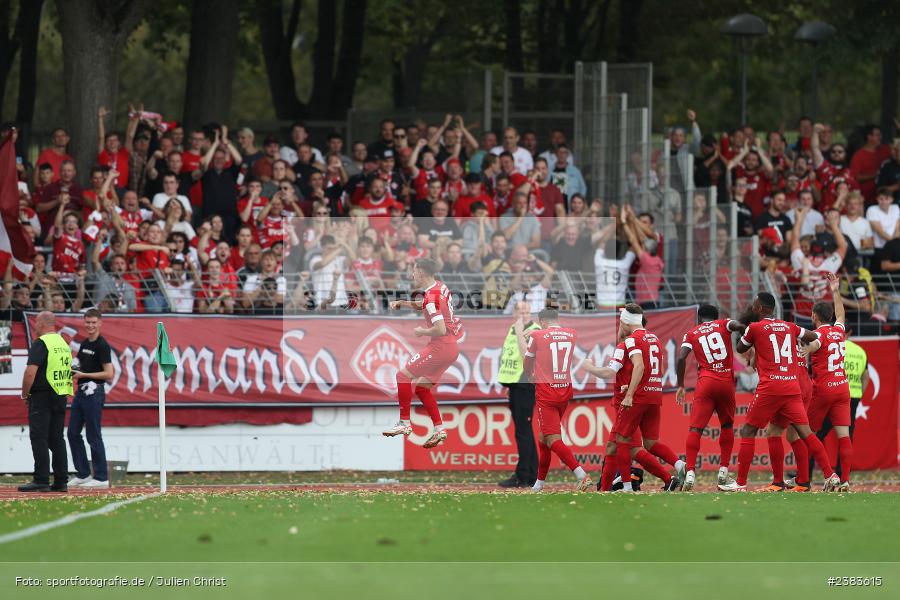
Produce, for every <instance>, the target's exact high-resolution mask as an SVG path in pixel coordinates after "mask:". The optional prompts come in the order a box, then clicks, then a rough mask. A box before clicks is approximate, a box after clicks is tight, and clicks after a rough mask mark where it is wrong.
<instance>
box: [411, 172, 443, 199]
mask: <svg viewBox="0 0 900 600" xmlns="http://www.w3.org/2000/svg"><path fill="white" fill-rule="evenodd" d="M432 179H437V180H438V181H440V182H441V184H443V183H444V182H445V181H446V180H447V174H446V173H445V172H444V168H443V167H442V166H440V165H438V166H436V167H435V168H434V170H433V171H426V170H425V169H419V174H418V175H416V178H415V179H413V189H414V190H415V191H416V198H417V199H419V200H425V199H426V198H427V197H428V182H429V181H431V180H432Z"/></svg>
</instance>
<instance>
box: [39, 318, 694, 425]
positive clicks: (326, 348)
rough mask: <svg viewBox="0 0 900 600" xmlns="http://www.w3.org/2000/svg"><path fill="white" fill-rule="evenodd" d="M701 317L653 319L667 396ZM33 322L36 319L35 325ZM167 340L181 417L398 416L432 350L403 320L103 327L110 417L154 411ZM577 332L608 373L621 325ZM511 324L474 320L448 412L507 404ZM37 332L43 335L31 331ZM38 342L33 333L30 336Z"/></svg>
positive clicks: (74, 334)
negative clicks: (408, 381) (328, 407)
mask: <svg viewBox="0 0 900 600" xmlns="http://www.w3.org/2000/svg"><path fill="white" fill-rule="evenodd" d="M695 314H696V311H695V309H694V308H693V307H690V308H682V309H674V310H662V311H655V312H652V313H648V320H649V326H650V328H651V329H652V330H653V332H654V333H656V334H657V335H658V336H659V338H660V339H661V340H662V342H663V347H664V348H665V351H666V352H665V354H666V356H665V357H664V360H665V365H666V366H665V371H664V373H665V375H664V380H663V385H664V386H665V387H670V388H671V387H674V386H675V383H676V379H675V352H676V350H677V347H678V342H680V340H681V336H682V334H683V333H684V331H685V330H686V329H687V328H688V327H690V326H691V325H692V324H693V323H694V320H695ZM33 319H34V315H29V323H31V322H33ZM158 319H159V320H162V321H163V323H164V324H165V326H166V330H167V331H168V334H169V340H170V342H171V344H172V352H173V354H174V355H175V359H176V361H177V363H178V369H177V371H176V372H175V374H174V375H173V376H172V378H171V380H170V382H169V384H168V387H167V391H166V401H167V402H169V403H172V404H173V405H178V404H190V405H192V406H195V407H197V406H204V405H206V406H210V405H211V406H216V405H220V406H235V405H242V406H245V407H246V406H253V405H268V406H272V405H275V406H278V405H285V406H289V405H317V404H377V403H385V404H393V403H394V402H396V382H395V376H396V373H397V370H398V369H399V368H400V367H402V366H403V365H404V364H405V363H406V361H407V360H408V359H409V358H410V357H411V356H413V355H414V354H415V353H416V352H418V351H420V349H421V348H423V347H424V346H425V342H424V341H423V339H424V338H417V337H415V335H414V333H413V330H414V329H415V328H416V327H417V326H420V325H421V324H422V320H421V319H420V318H419V319H413V318H402V317H357V316H351V315H342V316H337V317H326V316H315V317H285V318H283V319H282V318H259V317H254V318H241V317H215V316H210V317H205V316H174V315H166V316H162V317H155V316H120V315H109V316H104V317H103V329H102V334H103V337H104V338H106V340H107V341H108V342H109V344H110V346H111V347H112V349H113V369H114V377H113V379H112V381H111V382H110V384H109V385H108V386H107V398H108V400H107V402H108V404H109V405H113V406H114V405H126V404H131V405H142V404H143V405H147V404H153V405H155V404H156V401H157V399H156V390H157V383H156V377H157V376H156V364H155V363H154V357H155V346H156V338H155V336H156V321H157V320H158ZM562 323H563V324H564V325H566V326H570V327H574V328H575V329H576V330H577V332H578V345H577V347H576V348H575V350H574V351H573V357H572V364H573V365H577V364H578V363H579V362H580V361H581V360H582V359H584V358H587V359H588V360H594V361H595V362H596V363H597V364H605V363H606V362H607V361H608V359H609V357H610V355H611V354H612V352H613V350H614V347H615V346H614V341H615V330H616V317H615V316H614V315H613V314H605V315H591V316H567V315H563V316H562ZM57 325H58V327H59V328H60V333H61V334H62V335H63V336H64V337H65V338H66V339H68V340H71V345H72V346H73V349H77V347H78V343H79V341H80V340H81V339H83V338H84V332H83V326H82V317H81V315H57ZM510 325H512V317H502V316H501V317H475V316H464V317H463V326H464V327H465V336H464V338H463V339H462V340H461V342H460V344H459V346H460V354H459V358H458V359H457V361H456V363H455V364H453V365H452V366H451V367H450V368H449V369H448V370H447V372H446V373H445V374H444V377H443V378H442V379H441V381H440V383H439V385H438V386H437V390H436V391H437V394H436V395H437V397H438V398H439V400H440V401H441V402H454V401H456V402H460V401H463V402H464V401H471V400H479V401H483V400H497V399H500V398H502V397H504V395H505V389H504V388H503V386H501V385H500V384H499V383H497V381H496V377H497V372H498V370H499V364H500V354H501V348H502V345H503V341H504V338H505V336H506V333H507V331H508V329H509V327H510ZM28 330H29V332H32V331H33V328H31V327H29V328H28ZM29 335H30V333H29ZM574 385H575V388H576V395H578V396H581V397H586V396H598V395H603V394H605V393H608V386H607V384H606V383H605V382H604V381H602V380H598V379H596V378H594V377H591V376H589V375H587V373H585V372H584V371H583V370H581V371H580V372H578V373H576V375H575V383H574Z"/></svg>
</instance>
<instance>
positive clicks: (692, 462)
mask: <svg viewBox="0 0 900 600" xmlns="http://www.w3.org/2000/svg"><path fill="white" fill-rule="evenodd" d="M684 449H685V453H686V454H687V470H688V471H693V470H695V469H696V468H697V453H698V452H700V432H699V431H694V430H693V429H691V430H690V431H688V434H687V440H686V441H685V442H684Z"/></svg>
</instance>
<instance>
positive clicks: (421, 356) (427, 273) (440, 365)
mask: <svg viewBox="0 0 900 600" xmlns="http://www.w3.org/2000/svg"><path fill="white" fill-rule="evenodd" d="M436 272H437V263H435V261H434V260H432V259H430V258H420V259H419V260H417V261H416V263H415V266H414V267H413V271H412V278H413V285H414V286H415V288H416V289H420V290H423V291H424V292H425V296H424V297H423V298H422V300H396V301H394V302H391V309H392V310H398V309H401V308H412V309H415V310H421V311H422V312H423V316H424V317H425V325H426V326H425V327H416V328H415V330H414V333H415V334H416V337H428V338H431V340H430V341H429V342H428V345H427V346H425V348H424V349H423V350H422V351H421V352H420V353H418V354H416V355H415V356H413V357H412V358H410V359H409V362H408V363H406V366H405V367H403V368H402V369H400V370H399V371H398V372H397V398H398V400H399V402H400V420H399V421H398V422H397V424H396V425H394V426H393V427H391V428H390V429H387V430H385V431H384V432H383V433H384V435H385V436H387V437H393V436H395V435H409V434H411V433H412V426H411V425H410V424H409V416H410V406H411V405H412V396H413V388H415V393H416V396H418V397H419V400H421V401H422V405H423V406H424V407H425V410H427V411H428V415H429V416H430V417H431V422H432V423H434V432H433V433H432V434H431V437H429V438H428V440H426V441H425V443H424V444H423V446H424V447H425V448H434V447H435V446H437V445H438V444H440V443H441V442H443V441H444V440H446V439H447V431H446V430H445V429H444V423H443V421H442V420H441V411H440V409H439V408H438V405H437V400H435V398H434V394H433V393H432V391H431V388H433V387H434V385H435V384H436V383H437V382H438V381H439V380H440V378H441V375H443V374H444V371H446V370H447V368H448V367H450V365H452V364H453V363H454V362H456V359H457V357H458V356H459V346H457V344H458V342H459V340H460V338H461V337H462V333H463V327H462V323H461V322H460V320H459V317H457V316H456V315H454V314H453V304H452V302H451V297H450V290H449V289H447V286H445V285H444V284H443V283H441V282H440V281H437V280H435V278H434V274H435V273H436Z"/></svg>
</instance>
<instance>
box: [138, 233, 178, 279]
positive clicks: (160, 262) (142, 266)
mask: <svg viewBox="0 0 900 600" xmlns="http://www.w3.org/2000/svg"><path fill="white" fill-rule="evenodd" d="M128 250H129V252H133V253H134V256H135V269H136V270H137V271H138V272H140V273H141V274H142V275H143V276H145V278H146V276H147V275H148V274H149V273H150V272H152V271H153V270H154V269H165V268H166V267H168V266H169V253H170V252H171V251H170V250H169V247H168V246H167V245H166V244H165V240H163V231H162V229H161V228H160V226H159V225H157V224H156V223H151V224H150V226H149V227H148V228H147V240H146V241H138V242H134V243H132V244H130V245H129V246H128Z"/></svg>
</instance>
